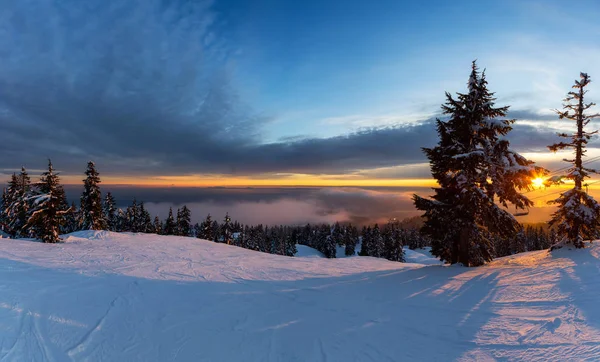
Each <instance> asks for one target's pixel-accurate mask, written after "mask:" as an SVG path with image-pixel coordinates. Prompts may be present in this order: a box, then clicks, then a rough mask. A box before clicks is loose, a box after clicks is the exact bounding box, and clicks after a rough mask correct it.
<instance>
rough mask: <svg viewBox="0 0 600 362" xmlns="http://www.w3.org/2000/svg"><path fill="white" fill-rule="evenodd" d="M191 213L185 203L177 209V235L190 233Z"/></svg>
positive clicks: (188, 234)
mask: <svg viewBox="0 0 600 362" xmlns="http://www.w3.org/2000/svg"><path fill="white" fill-rule="evenodd" d="M191 218H192V214H191V212H190V209H188V207H187V206H186V205H183V207H182V208H181V210H177V235H179V236H190V234H191V233H192V228H191V223H192V220H191Z"/></svg>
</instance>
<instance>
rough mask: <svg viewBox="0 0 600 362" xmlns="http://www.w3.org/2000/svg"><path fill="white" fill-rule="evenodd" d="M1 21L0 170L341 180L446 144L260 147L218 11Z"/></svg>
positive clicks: (61, 5)
mask: <svg viewBox="0 0 600 362" xmlns="http://www.w3.org/2000/svg"><path fill="white" fill-rule="evenodd" d="M34 8H35V9H36V10H35V11H33V10H32V9H34ZM0 22H1V23H2V24H3V26H4V27H3V29H2V31H0V153H1V154H2V157H0V168H8V169H11V168H18V167H20V165H21V164H25V165H27V166H29V167H34V168H39V167H41V166H43V165H44V162H45V161H44V160H45V158H46V157H51V158H52V159H53V160H54V163H55V164H56V165H57V166H58V167H59V168H60V169H61V170H64V171H65V172H67V173H69V172H75V173H80V172H81V170H82V168H83V167H85V162H86V161H87V160H89V159H94V160H95V161H96V162H97V163H98V164H99V166H100V168H101V170H102V171H103V173H104V174H128V175H136V174H146V175H147V174H159V175H182V174H203V173H221V174H233V175H252V174H257V173H273V174H275V173H307V174H341V173H349V172H358V171H360V170H365V169H375V168H384V167H392V166H398V165H405V164H416V163H422V162H424V161H425V158H424V156H423V154H422V152H421V151H420V148H421V147H424V146H432V145H434V144H435V142H436V135H435V127H434V124H433V120H424V121H423V122H420V123H411V124H410V125H397V126H392V127H386V128H374V129H364V130H360V131H357V132H355V133H351V134H348V135H343V136H338V137H332V138H325V139H321V138H312V139H299V140H297V139H296V140H288V141H281V142H276V143H270V144H263V143H262V142H261V132H262V131H264V130H265V129H266V127H269V118H268V117H265V116H263V115H261V114H260V113H259V112H258V111H256V110H252V109H251V108H250V107H248V106H247V105H245V104H244V103H243V102H242V101H241V100H240V99H239V97H238V95H237V92H236V91H235V81H234V76H233V74H234V72H233V71H232V69H234V68H233V67H232V66H231V64H232V62H234V61H235V57H234V56H232V53H234V51H232V50H230V47H229V46H228V44H227V39H224V38H222V37H219V19H218V17H217V16H216V15H215V14H214V13H213V12H212V11H211V7H210V3H208V2H201V1H194V2H180V1H160V0H135V1H134V0H132V1H127V2H106V1H104V0H89V1H85V2H82V1H79V0H62V1H54V0H22V1H5V2H2V3H0ZM513 115H514V116H517V117H518V118H524V119H529V120H535V121H543V120H547V119H548V118H546V117H544V116H539V115H537V114H535V113H532V112H527V111H518V112H514V113H513ZM367 123H368V122H367ZM540 123H541V122H540ZM312 133H317V134H318V130H317V131H316V132H312ZM510 138H511V140H512V144H513V147H514V148H516V149H519V150H526V151H540V150H544V149H545V146H546V145H548V144H550V143H552V142H553V141H554V140H555V137H554V130H552V129H550V128H547V127H546V128H544V127H543V126H533V125H531V124H517V125H516V126H515V131H514V132H513V133H512V134H511V135H510ZM399 172H400V171H399ZM413 174H414V172H413ZM394 176H395V177H401V172H400V173H399V174H398V173H396V174H394Z"/></svg>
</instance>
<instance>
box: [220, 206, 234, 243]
mask: <svg viewBox="0 0 600 362" xmlns="http://www.w3.org/2000/svg"><path fill="white" fill-rule="evenodd" d="M231 234H232V233H231V218H230V217H229V213H226V214H225V220H224V222H223V225H222V226H221V235H222V236H223V242H224V243H225V244H231Z"/></svg>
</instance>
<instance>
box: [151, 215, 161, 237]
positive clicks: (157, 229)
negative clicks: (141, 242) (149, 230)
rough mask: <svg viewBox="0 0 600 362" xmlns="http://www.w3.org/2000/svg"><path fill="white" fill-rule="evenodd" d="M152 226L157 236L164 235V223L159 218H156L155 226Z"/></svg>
mask: <svg viewBox="0 0 600 362" xmlns="http://www.w3.org/2000/svg"><path fill="white" fill-rule="evenodd" d="M152 226H153V228H154V231H153V233H155V234H157V235H161V234H162V233H163V223H162V221H160V218H159V217H158V216H155V217H154V224H153V225H152Z"/></svg>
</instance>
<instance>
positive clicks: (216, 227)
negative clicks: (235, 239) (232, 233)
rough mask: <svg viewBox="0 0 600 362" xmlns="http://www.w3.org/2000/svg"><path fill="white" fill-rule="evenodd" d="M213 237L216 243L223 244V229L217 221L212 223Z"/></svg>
mask: <svg viewBox="0 0 600 362" xmlns="http://www.w3.org/2000/svg"><path fill="white" fill-rule="evenodd" d="M212 236H213V239H212V241H214V242H215V243H219V242H221V227H220V225H219V223H218V222H217V220H214V221H213V223H212Z"/></svg>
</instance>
